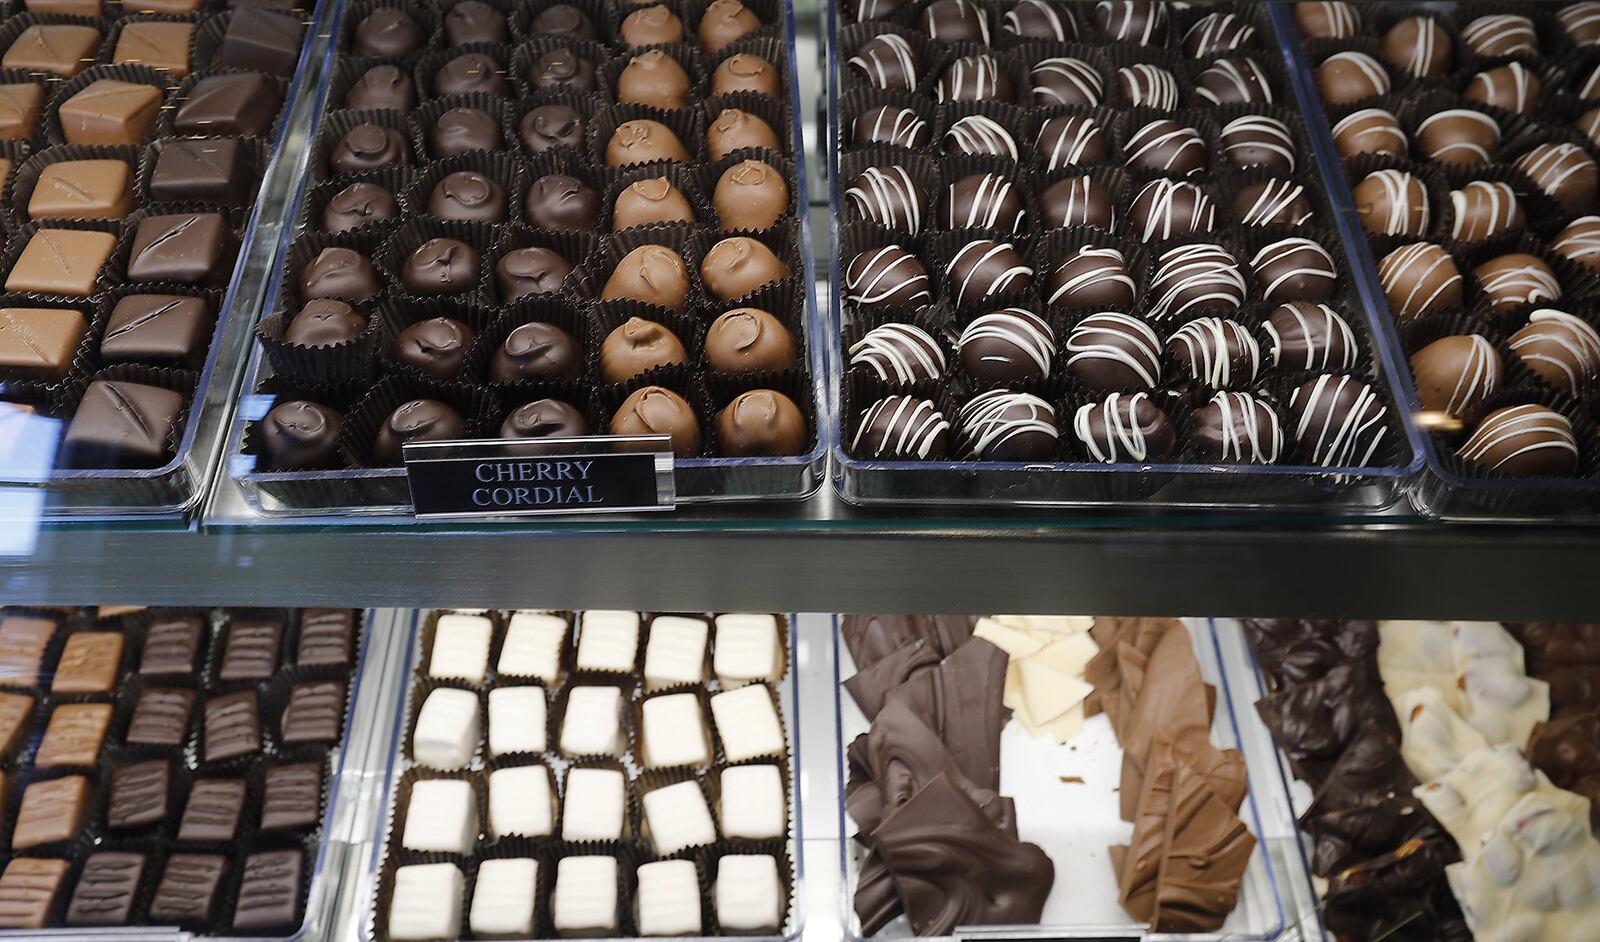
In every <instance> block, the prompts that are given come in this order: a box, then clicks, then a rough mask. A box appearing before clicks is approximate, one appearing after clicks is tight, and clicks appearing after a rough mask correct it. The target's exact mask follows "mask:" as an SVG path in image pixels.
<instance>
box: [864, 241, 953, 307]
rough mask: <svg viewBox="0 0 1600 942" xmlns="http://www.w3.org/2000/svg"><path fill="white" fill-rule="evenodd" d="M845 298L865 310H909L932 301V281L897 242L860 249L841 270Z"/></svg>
mask: <svg viewBox="0 0 1600 942" xmlns="http://www.w3.org/2000/svg"><path fill="white" fill-rule="evenodd" d="M844 287H845V299H846V300H848V301H850V302H851V303H852V304H859V305H860V306H861V307H862V308H864V309H865V310H868V311H909V310H912V309H914V308H919V307H922V306H924V305H927V304H930V303H932V302H933V282H932V281H930V280H929V279H928V270H927V269H926V268H924V267H922V263H921V262H920V261H918V260H917V257H916V256H915V255H912V254H911V253H910V252H907V251H906V250H905V249H903V248H901V247H900V246H898V245H886V246H884V247H882V248H878V249H870V250H868V251H865V252H862V253H861V254H860V255H857V256H856V257H855V258H853V259H851V260H850V264H849V266H848V267H847V268H845V273H844Z"/></svg>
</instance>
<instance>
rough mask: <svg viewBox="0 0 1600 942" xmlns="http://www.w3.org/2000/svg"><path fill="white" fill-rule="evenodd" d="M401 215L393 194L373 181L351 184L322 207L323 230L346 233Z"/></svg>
mask: <svg viewBox="0 0 1600 942" xmlns="http://www.w3.org/2000/svg"><path fill="white" fill-rule="evenodd" d="M399 215H400V206H399V204H397V203H396V202H395V201H394V195H393V194H391V193H390V192H389V191H388V190H385V189H384V188H383V187H381V186H379V185H378V184H376V183H366V182H361V183H352V184H350V185H349V186H347V187H345V188H344V189H342V190H340V191H339V192H337V193H335V194H333V198H332V199H330V200H328V203H327V205H326V206H324V207H322V231H323V232H348V231H349V230H351V229H356V228H359V227H361V226H366V225H371V224H372V223H375V222H383V221H384V220H386V219H393V218H395V217H396V216H399Z"/></svg>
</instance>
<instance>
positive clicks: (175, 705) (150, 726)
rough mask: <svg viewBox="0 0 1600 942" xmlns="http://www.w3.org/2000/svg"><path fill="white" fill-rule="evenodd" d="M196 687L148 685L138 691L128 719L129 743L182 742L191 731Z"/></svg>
mask: <svg viewBox="0 0 1600 942" xmlns="http://www.w3.org/2000/svg"><path fill="white" fill-rule="evenodd" d="M194 696H195V695H194V691H193V690H184V689H182V688H180V687H149V688H146V689H144V690H142V691H140V692H139V699H138V700H137V701H136V702H135V703H134V705H133V718H132V719H131V720H129V721H128V737H127V738H128V744H129V745H133V746H181V745H183V743H184V740H185V739H187V738H188V735H189V716H190V714H191V713H192V712H193V710H194Z"/></svg>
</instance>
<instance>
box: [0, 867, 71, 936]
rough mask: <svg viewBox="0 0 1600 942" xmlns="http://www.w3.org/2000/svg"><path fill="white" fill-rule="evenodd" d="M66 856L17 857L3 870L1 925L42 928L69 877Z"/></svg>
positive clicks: (3, 926)
mask: <svg viewBox="0 0 1600 942" xmlns="http://www.w3.org/2000/svg"><path fill="white" fill-rule="evenodd" d="M68 866H70V865H69V864H68V863H67V861H65V860H51V859H41V858H35V857H16V858H13V859H12V861H11V862H10V863H8V864H6V869H5V873H3V874H0V929H42V928H44V927H45V926H46V925H47V924H48V923H49V919H50V913H51V910H53V909H54V908H55V902H56V894H58V893H60V892H61V883H62V881H63V880H65V879H66V876H67V868H68Z"/></svg>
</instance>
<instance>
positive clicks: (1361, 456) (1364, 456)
mask: <svg viewBox="0 0 1600 942" xmlns="http://www.w3.org/2000/svg"><path fill="white" fill-rule="evenodd" d="M1388 414H1389V410H1388V408H1387V407H1385V406H1384V404H1383V399H1382V397H1381V396H1379V395H1378V392H1377V391H1376V390H1374V389H1373V388H1372V387H1371V386H1369V385H1367V384H1366V383H1363V382H1362V381H1361V380H1359V379H1356V378H1355V377H1352V376H1327V375H1324V376H1318V377H1317V378H1316V379H1311V380H1307V381H1306V382H1304V383H1302V384H1301V385H1300V387H1299V388H1298V389H1296V390H1295V391H1294V393H1293V394H1292V395H1291V396H1290V397H1289V415H1290V418H1291V420H1292V421H1293V424H1294V438H1295V442H1296V443H1297V444H1298V445H1299V447H1300V457H1301V460H1304V461H1308V462H1310V463H1311V464H1315V465H1320V466H1321V467H1324V468H1332V467H1362V466H1365V465H1368V464H1371V463H1372V457H1373V455H1375V454H1377V451H1378V446H1379V445H1381V444H1383V438H1384V435H1385V433H1387V432H1388V430H1389V429H1388V425H1387V424H1386V423H1385V421H1384V420H1385V418H1386V417H1387V416H1388Z"/></svg>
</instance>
